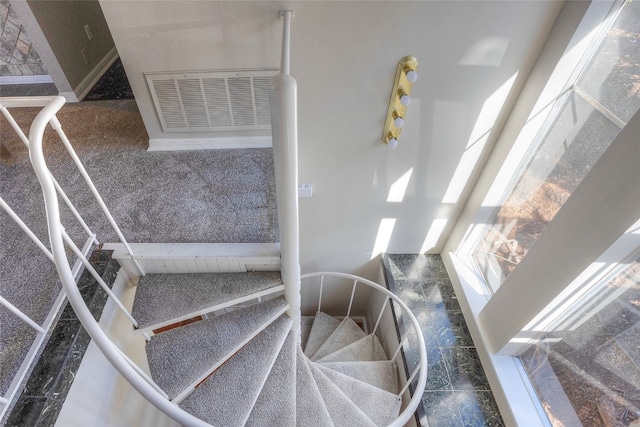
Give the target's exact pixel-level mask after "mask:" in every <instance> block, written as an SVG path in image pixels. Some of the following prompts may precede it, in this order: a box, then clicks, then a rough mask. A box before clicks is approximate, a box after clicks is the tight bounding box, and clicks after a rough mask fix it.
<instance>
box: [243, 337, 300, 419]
mask: <svg viewBox="0 0 640 427" xmlns="http://www.w3.org/2000/svg"><path fill="white" fill-rule="evenodd" d="M296 348H297V343H296V336H295V334H294V333H292V332H289V335H288V336H287V339H286V340H285V342H284V345H283V346H282V349H281V350H280V354H278V358H277V359H276V362H275V364H274V365H273V368H272V369H271V372H270V373H269V376H268V377H267V382H266V383H264V386H263V387H262V391H261V392H260V396H258V400H257V401H256V404H255V405H254V406H253V409H252V410H251V414H250V416H249V419H248V420H247V423H246V424H245V425H246V426H256V427H258V426H265V425H267V426H279V425H281V426H293V425H295V423H296Z"/></svg>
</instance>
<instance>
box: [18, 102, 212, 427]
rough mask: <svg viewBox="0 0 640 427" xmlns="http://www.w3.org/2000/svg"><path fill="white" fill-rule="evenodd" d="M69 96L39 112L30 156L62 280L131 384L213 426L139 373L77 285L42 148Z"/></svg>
mask: <svg viewBox="0 0 640 427" xmlns="http://www.w3.org/2000/svg"><path fill="white" fill-rule="evenodd" d="M64 103H65V99H64V97H62V96H58V97H55V98H54V99H53V100H52V101H51V102H50V103H49V104H47V105H46V106H45V107H44V108H43V109H42V110H41V111H40V113H38V115H37V116H36V118H35V119H34V121H33V123H32V124H31V128H30V130H29V158H30V159H31V164H32V165H33V169H34V171H35V173H36V176H37V178H38V181H39V183H40V186H41V187H42V193H43V196H44V203H45V207H46V215H47V228H48V232H49V240H50V242H51V253H52V255H53V261H54V264H55V266H56V270H57V272H58V276H59V277H60V281H61V282H62V286H63V288H64V290H65V292H66V293H67V299H68V300H69V303H70V304H71V306H72V307H73V310H74V311H75V312H76V315H77V316H78V319H79V320H80V323H82V326H83V327H84V328H85V329H86V331H87V332H88V333H89V335H90V336H91V338H92V339H93V340H94V341H95V343H96V345H97V346H98V348H99V349H100V351H102V353H103V354H104V355H105V357H106V358H107V359H108V360H109V362H110V363H111V364H112V365H113V366H114V367H115V368H116V370H117V371H118V372H119V373H120V374H121V375H122V376H123V377H124V378H125V379H126V380H127V381H128V382H129V384H131V385H132V386H133V387H134V388H135V389H136V390H137V391H138V392H139V393H140V394H141V395H142V396H144V397H145V398H146V399H147V400H148V401H149V402H150V403H151V404H153V405H154V406H155V407H156V408H158V409H159V410H160V411H162V412H164V413H165V414H166V415H168V416H169V417H171V418H172V419H174V420H176V421H178V422H179V423H182V424H184V425H187V426H209V424H208V423H206V422H204V421H202V420H200V419H199V418H197V417H195V416H193V415H191V414H189V413H188V412H186V411H184V410H182V409H180V408H179V407H178V405H176V404H174V403H172V402H170V401H169V400H167V399H166V398H165V397H164V396H162V394H161V393H159V392H158V391H157V390H156V389H155V388H154V387H153V386H152V385H151V384H149V383H148V382H147V381H146V380H145V379H143V378H142V377H141V376H140V375H139V373H138V372H137V371H136V369H134V368H133V367H132V366H130V365H129V362H128V361H127V359H126V358H125V357H123V355H122V354H121V352H120V350H119V349H118V347H117V346H116V345H115V344H114V343H113V342H112V341H111V340H110V339H109V337H108V336H107V335H106V334H105V333H104V331H103V330H102V328H101V327H100V325H99V324H98V322H97V321H96V320H95V319H94V317H93V315H92V314H91V312H90V311H89V308H88V307H87V306H86V305H85V303H84V300H83V298H82V295H81V294H80V291H79V290H78V287H77V286H76V282H75V279H74V277H73V273H72V271H71V268H70V267H69V262H68V260H67V255H66V252H65V247H64V240H63V229H62V227H61V225H60V210H59V205H58V198H57V194H56V189H55V186H54V183H53V179H52V177H51V173H50V172H49V169H48V167H47V164H46V161H45V159H44V154H43V151H42V138H43V135H44V131H45V128H46V126H47V123H49V121H50V120H51V119H52V118H53V117H54V115H55V114H56V113H57V112H58V111H59V110H60V108H62V106H63V105H64Z"/></svg>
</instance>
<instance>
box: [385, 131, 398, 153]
mask: <svg viewBox="0 0 640 427" xmlns="http://www.w3.org/2000/svg"><path fill="white" fill-rule="evenodd" d="M384 142H385V144H387V145H388V146H389V149H390V150H394V149H395V148H396V147H397V146H398V138H396V136H395V135H394V134H393V132H389V133H388V134H387V137H386V138H385V139H384Z"/></svg>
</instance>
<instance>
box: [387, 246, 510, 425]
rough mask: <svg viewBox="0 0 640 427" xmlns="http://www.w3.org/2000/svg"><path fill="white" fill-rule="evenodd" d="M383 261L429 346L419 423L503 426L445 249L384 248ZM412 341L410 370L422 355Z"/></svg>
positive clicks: (407, 353) (408, 357)
mask: <svg viewBox="0 0 640 427" xmlns="http://www.w3.org/2000/svg"><path fill="white" fill-rule="evenodd" d="M382 265H383V270H384V273H385V280H386V282H387V286H388V287H389V289H390V290H391V291H392V292H394V293H395V294H396V295H398V296H399V297H400V299H401V300H402V301H403V302H404V303H405V304H407V306H408V307H409V309H410V310H411V311H412V313H413V314H414V315H415V316H416V318H417V319H418V322H419V323H420V327H421V329H422V332H423V337H424V340H425V345H426V347H427V361H428V374H427V387H426V391H425V393H424V395H423V397H422V405H421V407H420V408H419V410H418V418H419V422H420V425H421V426H431V427H457V426H473V427H480V426H503V425H504V423H503V421H502V417H501V416H500V412H499V410H498V407H497V405H496V403H495V400H494V398H493V394H492V392H491V389H490V387H489V383H488V381H487V378H486V377H485V375H484V371H483V369H482V365H481V364H480V360H479V359H478V354H477V352H476V349H475V346H474V344H473V340H472V339H471V335H470V334H469V331H468V330H467V326H466V322H465V320H464V317H463V315H462V312H461V310H460V305H459V304H458V300H457V297H456V295H455V292H454V290H453V287H452V285H451V282H450V280H449V276H448V274H447V271H446V268H445V266H444V263H443V262H442V258H441V257H440V255H424V254H420V255H406V254H402V255H399V254H384V255H383V256H382ZM398 326H399V327H400V328H402V326H401V325H398ZM411 342H412V340H411V339H410V340H409V344H410V345H409V346H408V347H406V348H405V350H404V355H405V361H406V365H407V366H406V367H407V369H408V370H409V372H411V371H412V370H413V368H414V367H415V366H416V363H417V361H418V359H419V355H418V351H417V349H416V348H411Z"/></svg>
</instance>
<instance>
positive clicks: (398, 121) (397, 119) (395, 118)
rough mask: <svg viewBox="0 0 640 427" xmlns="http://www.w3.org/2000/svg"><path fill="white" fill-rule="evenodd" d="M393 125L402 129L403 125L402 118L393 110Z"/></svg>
mask: <svg viewBox="0 0 640 427" xmlns="http://www.w3.org/2000/svg"><path fill="white" fill-rule="evenodd" d="M393 125H394V126H395V127H397V128H398V129H402V127H403V126H404V119H403V118H402V117H400V116H399V115H398V113H397V112H395V111H394V112H393Z"/></svg>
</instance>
